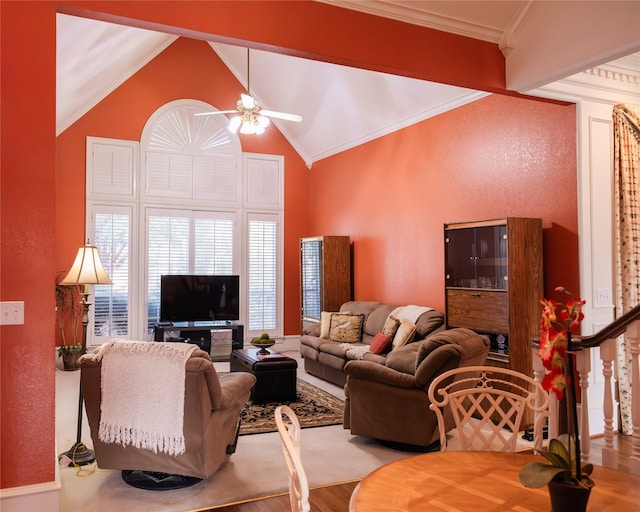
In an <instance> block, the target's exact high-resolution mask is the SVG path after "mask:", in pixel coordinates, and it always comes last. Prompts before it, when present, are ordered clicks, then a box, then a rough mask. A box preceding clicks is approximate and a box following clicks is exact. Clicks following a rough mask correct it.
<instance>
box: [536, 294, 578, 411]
mask: <svg viewBox="0 0 640 512" xmlns="http://www.w3.org/2000/svg"><path fill="white" fill-rule="evenodd" d="M556 291H557V292H561V293H565V294H567V295H569V296H570V298H569V300H567V302H566V304H562V303H558V302H556V301H555V300H553V299H540V305H541V307H542V318H541V320H540V343H539V344H538V352H537V355H538V357H540V359H541V360H542V365H543V366H544V367H545V369H547V370H548V373H547V375H546V376H545V377H544V379H543V380H542V386H543V387H544V389H545V390H547V391H553V392H554V393H555V395H556V396H557V397H558V399H562V397H563V396H564V388H565V386H566V382H567V379H566V376H565V373H564V363H565V357H566V354H567V343H568V333H570V332H571V331H572V330H573V329H574V328H577V327H579V326H580V322H581V321H582V319H583V318H584V314H583V313H582V306H584V304H585V301H583V300H581V299H580V297H574V296H573V295H572V294H571V293H570V292H568V291H567V290H566V289H565V288H564V287H562V286H558V287H557V288H556Z"/></svg>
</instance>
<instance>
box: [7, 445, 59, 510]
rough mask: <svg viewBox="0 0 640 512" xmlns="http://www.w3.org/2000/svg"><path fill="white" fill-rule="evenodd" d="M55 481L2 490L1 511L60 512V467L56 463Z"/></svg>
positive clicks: (56, 462)
mask: <svg viewBox="0 0 640 512" xmlns="http://www.w3.org/2000/svg"><path fill="white" fill-rule="evenodd" d="M54 465H55V480H54V481H53V482H43V483H40V484H33V485H23V486H21V487H10V488H8V489H0V510H2V512H25V511H26V510H37V511H38V512H58V511H59V509H60V505H59V503H60V490H61V488H62V485H61V482H60V467H59V466H58V460H57V457H56V461H55V464H54Z"/></svg>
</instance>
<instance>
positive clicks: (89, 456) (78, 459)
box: [58, 443, 96, 467]
mask: <svg viewBox="0 0 640 512" xmlns="http://www.w3.org/2000/svg"><path fill="white" fill-rule="evenodd" d="M63 457H66V458H67V459H69V463H68V464H67V466H68V467H74V466H86V465H87V464H91V463H92V462H93V461H94V460H96V454H95V453H94V451H93V450H90V449H89V448H87V447H86V445H85V444H84V443H75V444H74V445H73V446H72V447H71V448H70V449H69V450H67V451H66V452H64V453H61V454H60V455H59V456H58V462H60V461H62V459H63Z"/></svg>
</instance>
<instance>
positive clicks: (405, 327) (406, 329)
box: [391, 320, 416, 350]
mask: <svg viewBox="0 0 640 512" xmlns="http://www.w3.org/2000/svg"><path fill="white" fill-rule="evenodd" d="M415 334H416V326H415V324H412V323H411V322H409V321H408V320H401V321H400V326H399V327H398V330H397V331H396V335H395V336H394V337H393V342H392V346H393V348H392V349H391V350H396V349H398V348H400V347H404V346H405V345H406V344H407V343H411V342H412V341H413V338H414V336H415Z"/></svg>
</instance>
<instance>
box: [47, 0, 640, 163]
mask: <svg viewBox="0 0 640 512" xmlns="http://www.w3.org/2000/svg"><path fill="white" fill-rule="evenodd" d="M325 3H331V4H334V5H337V6H339V7H344V8H348V9H356V10H360V11H364V12H367V13H369V14H373V15H376V16H385V17H389V18H393V19H397V20H400V21H405V22H408V23H413V24H417V25H422V26H427V27H431V28H436V29H438V30H442V31H446V32H452V33H456V34H459V35H464V36H467V37H471V38H475V39H480V40H483V41H489V42H493V43H496V44H498V45H500V48H501V49H502V50H503V53H504V54H505V55H506V57H507V82H508V83H507V87H508V88H511V87H509V81H511V82H512V83H513V84H515V85H514V86H513V88H512V90H516V91H518V92H521V93H526V94H530V95H537V96H541V97H548V98H554V99H565V100H569V101H576V100H577V99H580V98H589V99H596V100H604V101H609V102H612V103H615V102H618V101H621V100H619V99H616V98H618V97H620V98H623V100H622V101H624V99H625V98H628V97H631V98H632V99H633V98H635V97H636V96H637V98H638V102H639V103H640V54H638V53H634V52H637V51H638V50H639V49H640V29H638V32H639V34H638V35H637V38H636V40H635V44H626V45H624V47H619V48H612V45H611V44H609V46H607V41H603V43H602V44H601V45H600V46H599V45H595V46H594V45H593V44H592V46H594V47H593V48H592V49H590V56H591V59H590V60H585V59H582V61H581V62H579V63H576V62H575V61H574V60H572V59H571V56H570V55H569V56H565V54H566V53H568V51H567V48H563V47H558V48H557V52H556V54H550V55H548V56H547V58H546V59H545V60H544V61H543V62H542V64H537V65H538V66H542V68H540V71H539V72H538V75H540V76H542V75H544V76H547V77H548V80H549V81H548V82H544V83H536V82H535V81H532V79H531V78H530V77H528V76H527V72H529V73H530V72H531V69H535V66H536V62H535V51H536V45H538V44H542V43H543V42H544V40H545V37H538V38H537V39H533V40H531V39H529V40H527V39H526V38H524V36H523V34H525V35H526V34H527V31H526V30H525V29H526V27H527V24H529V25H530V27H531V28H532V29H535V24H536V23H540V14H541V12H540V9H538V10H536V8H537V7H539V6H538V5H537V4H538V3H539V2H538V1H506V0H505V1H482V0H476V1H419V0H374V1H358V2H354V1H349V0H333V1H327V2H325ZM544 3H545V4H546V5H544V7H545V8H547V9H548V7H549V4H554V3H555V4H558V5H560V4H574V5H575V4H577V3H587V4H588V3H591V2H544ZM614 3H615V4H638V2H609V4H614ZM564 7H565V8H564V9H561V10H558V13H559V14H558V15H559V16H560V15H563V16H565V17H567V16H569V15H570V14H571V12H572V11H571V9H569V10H567V8H566V6H564ZM636 7H637V6H636ZM620 8H625V9H627V8H628V5H627V6H624V5H622V6H621V7H620ZM630 13H631V15H632V16H635V14H636V13H637V14H638V18H639V19H638V20H637V21H638V23H637V24H636V26H637V27H640V8H637V9H635V10H634V9H631V11H630ZM536 15H537V16H536ZM545 16H548V14H545ZM555 21H556V22H557V20H555ZM561 21H562V23H560V24H559V25H558V23H554V24H553V25H554V26H555V27H556V28H552V27H551V26H550V27H549V31H550V33H551V31H554V30H555V31H557V30H558V26H559V28H560V29H562V30H563V31H564V33H565V35H564V37H566V38H568V39H567V45H571V47H572V48H573V47H578V46H579V45H581V44H583V41H584V40H586V39H588V38H589V37H590V36H593V34H589V33H586V34H585V33H582V32H584V27H583V26H582V25H581V24H580V23H577V22H574V21H575V20H571V19H570V18H566V19H564V20H561ZM587 21H588V20H587ZM57 23H58V36H57V37H58V42H57V132H58V133H61V132H62V131H64V130H65V129H66V128H67V127H69V126H70V125H71V124H72V123H73V122H75V121H76V120H77V119H79V118H80V117H81V116H82V115H84V114H85V113H86V112H87V111H88V110H90V109H91V108H92V107H93V106H94V105H95V104H96V103H98V102H99V101H100V100H101V99H103V98H104V97H105V96H106V95H107V94H108V93H109V92H111V91H112V90H113V89H114V88H116V87H118V86H119V85H120V84H122V83H123V82H124V81H125V80H126V79H127V78H129V77H130V76H131V75H133V74H134V73H135V72H136V71H138V70H139V69H140V68H141V67H142V66H144V65H145V64H146V63H147V62H149V61H150V60H152V59H153V58H154V57H155V56H157V55H158V54H159V53H160V52H162V51H163V50H164V49H165V48H166V47H167V46H168V45H170V44H171V43H172V42H173V41H174V40H175V38H176V37H177V36H175V35H171V34H166V33H160V32H153V31H149V30H143V29H138V28H133V27H129V26H124V25H115V24H110V23H105V22H102V21H97V20H91V19H86V18H81V17H76V16H69V15H65V14H58V19H57ZM581 23H583V24H584V23H586V22H585V21H584V20H582V22H581ZM581 31H582V32H581ZM576 33H578V34H581V36H580V37H581V39H578V40H576V39H575V37H576ZM557 36H558V34H557V33H556V32H554V33H553V34H551V36H550V38H551V39H553V37H557ZM594 39H597V38H594V37H591V42H593V40H594ZM210 45H211V47H212V51H215V52H216V53H217V54H218V55H219V56H220V58H221V59H222V60H223V62H224V63H225V64H226V65H227V66H228V67H229V69H230V70H231V72H232V73H233V74H234V75H235V76H236V77H237V78H238V80H239V81H240V82H241V83H242V84H243V85H244V86H245V87H247V85H248V84H247V70H248V67H247V64H248V62H247V56H248V55H247V49H246V48H241V47H235V46H231V45H226V44H221V43H213V42H211V43H210ZM514 48H515V50H514ZM512 50H513V54H512ZM516 50H517V51H516ZM525 50H529V53H530V54H531V55H532V57H530V58H529V61H530V62H531V65H530V66H528V67H526V66H525V67H524V68H522V66H521V65H520V63H521V61H522V57H521V55H522V54H523V53H524V54H526V51H525ZM517 52H520V53H519V54H517V55H516V53H517ZM510 55H512V57H510ZM510 59H512V62H513V63H514V65H513V66H512V70H511V73H510V68H509V63H510ZM574 59H579V57H578V56H575V57H574ZM525 62H526V59H525ZM249 63H250V74H249V76H250V82H251V83H250V84H249V85H250V88H251V94H252V95H253V96H254V97H255V98H256V99H257V100H258V101H259V102H260V103H261V104H262V105H263V106H264V108H267V109H269V110H276V111H281V112H289V113H296V114H301V115H302V117H303V121H302V122H301V123H293V122H288V121H280V120H276V121H275V124H276V125H277V127H278V129H279V130H280V131H281V132H282V133H283V135H284V136H285V137H286V138H287V139H288V140H289V142H290V143H291V145H292V146H293V147H294V148H295V149H296V151H297V152H298V153H299V154H300V155H301V157H302V158H303V159H304V160H305V161H306V162H307V164H308V165H309V166H311V165H312V163H313V162H315V161H317V160H319V159H322V158H325V157H327V156H330V155H333V154H336V153H339V152H341V151H344V150H346V149H349V148H351V147H354V146H357V145H359V144H362V143H364V142H366V141H368V140H371V139H374V138H376V137H379V136H382V135H385V134H387V133H390V132H392V131H394V130H397V129H399V128H402V127H404V126H408V125H410V124H413V123H416V122H419V121H422V120H424V119H427V118H429V117H432V116H434V115H437V114H439V113H442V112H445V111H447V110H451V109H453V108H456V107H458V106H460V105H463V104H465V103H468V102H471V101H475V100H476V99H478V98H480V97H483V96H485V95H486V94H487V93H485V92H481V91H474V90H470V89H464V88H461V87H454V86H450V85H446V84H439V83H434V82H427V81H424V80H418V79H412V78H406V77H401V76H396V75H390V74H385V73H378V72H373V71H367V70H362V69H356V68H351V67H346V66H340V65H335V64H329V63H325V62H319V61H312V60H307V59H302V58H298V57H292V56H286V55H282V54H277V53H270V52H266V51H260V50H251V52H250V59H249ZM543 68H544V69H543ZM518 69H521V70H522V71H521V72H518ZM551 78H552V79H551ZM536 80H537V78H536ZM518 84H521V86H523V87H525V89H524V90H523V89H521V88H519V87H518ZM522 84H524V85H522ZM213 107H215V108H216V109H218V110H229V109H233V108H234V107H235V106H234V105H213Z"/></svg>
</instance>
